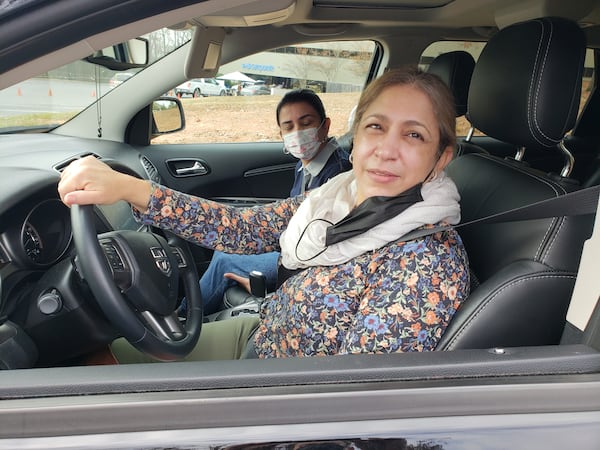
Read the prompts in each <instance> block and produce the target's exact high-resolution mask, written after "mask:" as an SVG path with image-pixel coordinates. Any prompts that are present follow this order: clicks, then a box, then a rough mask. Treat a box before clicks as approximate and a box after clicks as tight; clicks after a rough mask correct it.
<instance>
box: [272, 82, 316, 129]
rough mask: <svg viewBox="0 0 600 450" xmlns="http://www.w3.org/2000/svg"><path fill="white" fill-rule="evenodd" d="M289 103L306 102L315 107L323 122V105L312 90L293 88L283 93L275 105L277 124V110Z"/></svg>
mask: <svg viewBox="0 0 600 450" xmlns="http://www.w3.org/2000/svg"><path fill="white" fill-rule="evenodd" d="M289 103H308V104H309V105H311V106H312V107H313V108H314V109H315V111H317V114H319V117H320V119H321V122H323V121H324V120H325V118H326V117H327V116H325V107H324V106H323V102H322V101H321V99H320V98H319V96H318V95H317V94H315V92H314V91H312V90H310V89H295V90H293V91H290V92H288V93H287V94H285V95H284V96H283V98H282V99H281V101H280V102H279V104H278V105H277V111H276V119H277V125H279V111H281V108H283V107H284V106H285V105H287V104H289Z"/></svg>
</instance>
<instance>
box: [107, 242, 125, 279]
mask: <svg viewBox="0 0 600 450" xmlns="http://www.w3.org/2000/svg"><path fill="white" fill-rule="evenodd" d="M102 248H103V250H104V254H105V255H106V259H107V260H108V263H109V264H110V267H111V269H112V270H113V271H115V272H124V271H125V263H124V262H123V259H122V258H121V255H119V252H118V250H117V247H116V246H115V245H114V244H113V243H112V242H102Z"/></svg>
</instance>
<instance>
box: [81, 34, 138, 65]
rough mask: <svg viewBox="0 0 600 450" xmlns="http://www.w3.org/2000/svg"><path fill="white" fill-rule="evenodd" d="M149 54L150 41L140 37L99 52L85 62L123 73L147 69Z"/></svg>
mask: <svg viewBox="0 0 600 450" xmlns="http://www.w3.org/2000/svg"><path fill="white" fill-rule="evenodd" d="M149 54H150V51H149V45H148V39H145V38H139V37H138V38H135V39H130V40H128V41H126V42H122V43H120V44H115V45H113V46H112V47H107V48H105V49H102V50H99V51H97V52H95V53H94V54H93V55H90V56H88V57H87V58H85V61H87V62H90V63H92V64H97V65H99V66H102V67H106V68H107V69H110V70H116V71H123V70H128V69H136V68H141V67H145V66H146V65H147V64H148V55H149Z"/></svg>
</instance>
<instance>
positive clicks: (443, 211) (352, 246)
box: [279, 171, 460, 269]
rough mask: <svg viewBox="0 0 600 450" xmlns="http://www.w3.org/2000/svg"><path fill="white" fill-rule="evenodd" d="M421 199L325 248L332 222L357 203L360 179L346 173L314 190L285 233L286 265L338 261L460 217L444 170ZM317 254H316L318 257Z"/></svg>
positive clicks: (454, 191)
mask: <svg viewBox="0 0 600 450" xmlns="http://www.w3.org/2000/svg"><path fill="white" fill-rule="evenodd" d="M421 196H422V197H423V201H422V202H417V203H415V204H414V205H412V206H410V207H409V208H407V209H406V210H404V211H403V212H402V213H400V214H398V215H397V216H396V217H393V218H391V219H389V220H386V221H385V222H382V223H380V224H379V225H376V226H375V227H373V228H371V229H370V230H368V231H365V232H364V233H362V234H359V235H357V236H354V237H352V238H350V239H347V240H345V241H342V242H338V243H337V244H333V245H330V246H329V247H325V231H326V229H327V227H328V226H330V225H331V224H335V223H337V222H339V221H340V220H342V219H343V218H344V217H346V215H347V214H348V213H349V212H350V211H351V210H352V209H353V208H354V201H355V198H356V180H355V178H354V173H353V172H352V171H348V172H344V173H342V174H340V175H338V176H336V177H334V178H332V179H330V180H329V181H328V182H327V183H325V184H323V185H322V186H321V187H319V188H317V189H313V190H312V191H310V193H309V194H308V196H307V197H306V199H304V201H303V202H302V204H301V205H300V206H299V207H298V210H297V211H296V213H295V214H294V215H293V217H292V218H291V220H290V222H289V224H288V227H287V229H286V230H285V231H284V232H283V233H282V234H281V237H280V239H279V243H280V244H281V258H282V259H281V262H282V264H283V265H284V266H285V267H286V268H288V269H302V268H306V267H310V266H334V265H338V264H342V263H344V262H346V261H349V260H351V259H352V258H355V257H357V256H359V255H362V254H363V253H365V252H368V251H372V250H375V249H378V248H380V247H383V246H384V245H386V244H388V243H389V242H392V241H395V240H397V239H399V238H400V237H402V236H404V235H405V234H406V233H408V232H410V231H412V230H415V229H417V228H419V227H421V226H423V225H427V224H432V225H434V224H437V223H439V222H447V223H449V224H451V225H454V224H457V223H458V222H460V205H459V203H458V202H459V200H460V196H459V194H458V190H457V189H456V185H455V184H454V182H453V181H452V180H451V179H450V178H448V177H447V176H446V175H445V173H444V172H442V173H440V174H439V175H438V177H437V178H436V179H434V180H431V181H428V182H427V183H425V184H423V187H422V188H421ZM315 255H316V256H315Z"/></svg>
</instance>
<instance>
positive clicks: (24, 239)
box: [20, 199, 71, 266]
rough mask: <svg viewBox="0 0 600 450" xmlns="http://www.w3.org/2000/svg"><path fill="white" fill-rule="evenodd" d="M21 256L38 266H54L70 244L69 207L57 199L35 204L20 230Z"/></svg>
mask: <svg viewBox="0 0 600 450" xmlns="http://www.w3.org/2000/svg"><path fill="white" fill-rule="evenodd" d="M20 242H21V252H20V253H21V255H22V257H23V258H24V259H25V260H26V261H27V262H29V263H33V264H34V265H36V266H47V265H50V264H54V263H55V262H56V261H58V259H60V258H61V257H62V256H63V255H64V254H65V252H66V251H67V249H68V247H69V245H70V243H71V221H70V215H69V208H67V207H66V206H65V205H64V204H63V203H62V202H61V201H59V200H58V199H50V200H44V201H42V202H40V203H38V204H37V205H35V206H34V207H33V208H32V209H31V211H30V212H29V214H28V215H27V217H26V219H25V221H24V222H23V225H22V227H21V239H20Z"/></svg>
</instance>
